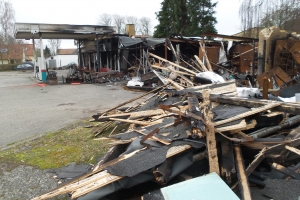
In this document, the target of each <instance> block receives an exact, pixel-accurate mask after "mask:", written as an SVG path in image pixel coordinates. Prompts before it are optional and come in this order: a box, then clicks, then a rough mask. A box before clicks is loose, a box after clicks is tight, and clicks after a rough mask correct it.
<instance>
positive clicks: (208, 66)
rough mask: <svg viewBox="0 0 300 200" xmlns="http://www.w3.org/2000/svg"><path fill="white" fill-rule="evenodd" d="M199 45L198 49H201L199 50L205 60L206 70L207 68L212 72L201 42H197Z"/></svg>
mask: <svg viewBox="0 0 300 200" xmlns="http://www.w3.org/2000/svg"><path fill="white" fill-rule="evenodd" d="M199 45H200V48H201V50H202V53H203V56H204V58H205V60H206V64H207V68H208V70H209V71H211V72H212V71H213V70H212V68H211V65H210V62H209V59H208V57H207V55H206V52H205V50H204V48H203V46H202V44H201V42H199Z"/></svg>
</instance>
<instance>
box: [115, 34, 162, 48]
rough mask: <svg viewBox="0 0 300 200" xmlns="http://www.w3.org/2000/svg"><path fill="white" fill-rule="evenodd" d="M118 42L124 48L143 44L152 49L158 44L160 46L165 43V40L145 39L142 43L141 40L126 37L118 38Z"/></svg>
mask: <svg viewBox="0 0 300 200" xmlns="http://www.w3.org/2000/svg"><path fill="white" fill-rule="evenodd" d="M119 38H120V41H121V43H122V44H123V46H124V47H129V46H132V45H136V44H140V43H143V44H144V45H146V46H147V45H148V46H151V47H152V48H153V47H155V46H156V45H158V44H162V43H164V42H165V38H146V39H145V40H144V41H145V42H146V43H145V42H144V41H143V40H142V39H141V38H130V37H126V36H120V37H119Z"/></svg>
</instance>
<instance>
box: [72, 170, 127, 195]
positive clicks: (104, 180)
mask: <svg viewBox="0 0 300 200" xmlns="http://www.w3.org/2000/svg"><path fill="white" fill-rule="evenodd" d="M122 178H123V177H122V176H115V175H112V174H110V173H108V172H106V174H105V175H104V176H103V177H101V179H98V180H96V181H94V182H92V183H91V184H88V185H85V186H84V187H81V188H79V189H78V190H76V191H75V192H74V193H72V199H74V198H78V197H81V196H83V195H85V194H87V193H90V192H92V191H94V190H96V189H98V188H101V187H103V186H105V185H108V184H110V183H113V182H116V181H118V180H120V179H122Z"/></svg>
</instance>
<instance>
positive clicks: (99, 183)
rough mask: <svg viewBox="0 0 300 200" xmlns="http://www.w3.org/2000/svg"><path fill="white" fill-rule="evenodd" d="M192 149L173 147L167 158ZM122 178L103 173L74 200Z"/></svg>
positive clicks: (81, 190) (75, 193)
mask: <svg viewBox="0 0 300 200" xmlns="http://www.w3.org/2000/svg"><path fill="white" fill-rule="evenodd" d="M190 148H191V145H182V146H175V147H171V148H170V149H169V150H168V152H167V155H166V158H170V157H172V156H175V155H177V154H179V153H181V152H183V151H186V150H188V149H190ZM122 178H124V177H121V176H115V175H112V174H109V173H107V172H105V173H103V175H102V176H101V177H97V178H95V179H93V182H90V183H89V184H87V185H85V186H84V187H81V188H79V189H77V190H76V191H74V192H73V193H72V199H73V198H78V197H80V196H83V195H85V194H87V193H89V192H91V191H94V190H96V189H98V188H101V187H103V186H105V185H108V184H110V183H113V182H115V181H118V180H120V179H122Z"/></svg>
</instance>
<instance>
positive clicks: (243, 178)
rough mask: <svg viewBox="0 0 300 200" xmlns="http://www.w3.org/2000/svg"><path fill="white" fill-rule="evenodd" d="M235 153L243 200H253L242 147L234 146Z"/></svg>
mask: <svg viewBox="0 0 300 200" xmlns="http://www.w3.org/2000/svg"><path fill="white" fill-rule="evenodd" d="M234 151H235V158H236V165H237V172H238V177H239V185H240V190H241V194H242V199H243V200H251V199H252V198H251V192H250V187H249V183H248V179H247V175H246V171H245V168H244V160H243V156H242V151H241V148H240V145H234Z"/></svg>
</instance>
